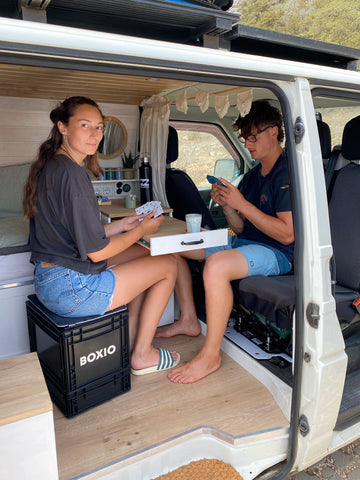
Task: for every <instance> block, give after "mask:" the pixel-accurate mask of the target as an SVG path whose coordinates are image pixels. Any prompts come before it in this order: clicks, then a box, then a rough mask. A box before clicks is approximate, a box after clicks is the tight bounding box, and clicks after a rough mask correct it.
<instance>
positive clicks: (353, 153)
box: [341, 115, 360, 160]
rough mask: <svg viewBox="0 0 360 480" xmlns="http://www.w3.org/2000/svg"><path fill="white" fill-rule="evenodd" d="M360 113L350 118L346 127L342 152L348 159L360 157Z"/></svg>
mask: <svg viewBox="0 0 360 480" xmlns="http://www.w3.org/2000/svg"><path fill="white" fill-rule="evenodd" d="M359 134H360V115H358V116H357V117H355V118H353V119H351V120H349V121H348V122H347V124H346V125H345V127H344V132H343V136H342V145H341V153H342V154H343V156H344V157H345V158H346V159H347V160H359V159H360V141H359Z"/></svg>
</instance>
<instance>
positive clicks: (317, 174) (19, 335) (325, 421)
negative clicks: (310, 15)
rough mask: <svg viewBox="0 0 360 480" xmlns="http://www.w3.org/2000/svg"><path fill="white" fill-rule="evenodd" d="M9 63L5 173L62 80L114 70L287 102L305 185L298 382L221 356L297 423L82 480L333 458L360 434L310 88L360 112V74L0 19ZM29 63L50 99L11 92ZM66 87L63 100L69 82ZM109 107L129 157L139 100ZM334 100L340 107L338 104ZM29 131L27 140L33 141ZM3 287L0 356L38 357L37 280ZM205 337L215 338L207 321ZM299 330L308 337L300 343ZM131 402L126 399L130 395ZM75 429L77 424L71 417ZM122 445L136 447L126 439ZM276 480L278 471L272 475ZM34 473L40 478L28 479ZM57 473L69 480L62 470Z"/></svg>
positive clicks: (227, 349) (203, 430) (292, 152)
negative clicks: (344, 412)
mask: <svg viewBox="0 0 360 480" xmlns="http://www.w3.org/2000/svg"><path fill="white" fill-rule="evenodd" d="M0 56H1V58H0V64H1V65H0V85H2V86H1V90H0V111H1V112H2V115H1V117H0V123H1V129H0V145H1V144H2V145H3V147H2V148H1V153H0V162H1V164H2V165H4V166H5V165H9V164H11V165H16V164H20V163H24V162H25V161H26V162H30V161H31V160H32V159H33V156H34V154H35V152H36V148H37V146H38V145H39V143H40V142H41V141H42V140H43V139H44V138H45V137H46V135H47V132H48V131H49V127H50V123H49V120H48V113H49V111H50V109H51V108H52V105H54V103H55V101H56V100H62V97H63V95H59V97H56V96H54V94H55V93H56V91H57V89H56V79H57V77H58V76H59V78H60V77H61V75H64V73H66V72H68V73H69V76H70V77H71V76H72V75H73V76H74V78H75V75H74V72H75V73H76V72H82V73H83V75H84V78H86V74H87V73H86V72H92V73H94V72H95V73H97V74H99V75H101V78H102V79H106V75H109V78H110V76H112V75H119V76H124V77H125V76H128V75H134V76H136V77H142V76H146V77H148V78H149V77H153V78H156V77H159V78H160V79H166V78H167V79H175V80H178V81H181V82H184V87H185V85H186V84H189V85H190V84H194V83H196V84H197V85H198V86H199V87H201V86H202V85H205V84H206V85H209V84H213V85H215V86H216V89H217V90H218V91H223V90H225V87H227V86H231V87H232V88H235V87H239V86H241V87H244V88H245V87H246V88H252V89H254V92H258V93H259V95H261V94H262V92H264V91H266V92H267V93H268V95H269V97H271V100H273V101H275V102H277V104H278V105H281V109H282V113H283V115H284V121H285V130H286V142H287V150H288V155H289V159H290V162H291V166H292V168H291V171H292V178H291V181H292V185H293V186H294V188H295V190H296V195H295V197H294V198H296V202H297V203H296V206H295V208H294V212H295V213H294V217H295V220H294V222H295V232H296V235H297V236H296V242H297V244H298V245H301V248H299V252H298V260H299V261H300V262H301V268H299V269H298V271H297V273H296V275H297V282H298V284H297V285H298V290H297V294H298V296H297V303H296V324H297V325H299V324H301V328H300V330H299V329H298V328H294V331H293V334H294V342H293V345H294V350H293V359H294V361H293V366H292V369H293V373H294V383H293V387H290V386H289V385H287V384H286V383H285V382H283V381H282V380H281V379H279V378H277V376H276V375H274V374H272V373H271V372H270V371H269V370H266V369H264V368H263V367H262V366H261V365H260V364H259V363H258V362H257V361H256V360H254V358H252V357H251V356H250V355H248V354H247V353H246V352H244V351H243V350H242V349H240V348H239V347H237V346H236V345H235V344H234V343H233V342H231V341H230V340H228V339H224V342H223V352H224V353H226V354H227V355H229V356H230V357H231V359H232V360H234V361H235V362H236V363H238V364H239V365H241V366H242V367H243V368H244V369H245V370H247V371H248V372H250V373H251V375H253V376H254V377H255V378H256V379H257V380H259V381H260V382H261V383H262V384H263V385H265V387H266V388H267V389H268V391H269V392H270V393H271V395H272V397H273V398H274V400H275V402H276V403H277V405H278V406H279V408H280V410H281V411H282V413H283V414H284V416H285V417H286V419H287V422H288V423H287V424H286V425H282V426H279V428H277V429H275V430H274V431H255V432H251V433H249V434H245V435H242V436H240V437H236V438H234V437H232V436H231V435H229V434H227V432H223V431H218V430H217V429H216V428H213V427H212V426H211V425H200V426H199V427H198V428H196V429H194V430H193V431H190V432H189V431H187V432H184V434H183V435H177V436H176V437H174V438H171V439H170V438H164V439H163V441H162V442H161V443H160V444H156V445H152V446H150V447H148V448H147V449H146V450H143V451H140V452H136V453H131V454H129V455H125V456H123V457H121V458H118V459H117V460H116V461H114V460H112V461H111V462H108V463H104V464H102V465H97V466H96V467H94V466H91V467H89V468H88V469H87V470H83V471H82V472H81V473H77V474H76V478H78V479H80V478H81V479H89V480H90V479H95V478H96V479H103V480H105V479H106V480H111V479H115V478H121V479H122V480H125V479H129V480H130V479H135V478H143V479H148V478H153V477H155V476H156V475H160V474H161V473H165V472H167V471H168V470H171V469H173V468H176V467H178V466H179V465H182V464H185V463H189V462H190V461H192V460H196V459H199V458H203V457H207V458H212V457H215V458H219V459H221V460H224V461H226V462H229V463H231V464H232V465H233V466H234V467H235V468H236V469H237V470H238V472H239V473H240V474H241V475H242V477H243V478H244V480H250V479H253V478H259V479H260V478H265V476H261V473H262V472H265V471H266V470H267V469H271V468H274V472H275V471H277V472H278V476H276V477H271V476H267V477H266V478H277V479H278V478H279V479H280V478H287V476H288V475H289V473H290V472H297V471H302V470H304V469H305V468H307V467H309V466H311V465H313V464H314V463H316V462H317V461H318V460H320V459H321V458H323V457H324V456H326V455H327V454H329V453H331V452H334V451H336V450H337V449H339V448H340V447H342V446H344V445H347V444H349V443H350V442H352V441H354V440H355V439H358V438H359V437H360V416H358V415H355V416H354V418H352V420H351V421H350V422H349V423H348V425H345V426H344V427H343V428H341V429H336V430H335V425H336V423H337V419H338V414H339V408H340V405H341V401H342V396H343V389H344V383H345V378H346V369H347V355H346V353H345V350H344V347H345V345H344V340H343V336H342V332H341V328H340V325H339V321H338V317H337V314H336V309H335V300H334V297H333V295H332V290H331V287H332V286H331V275H330V268H329V263H330V259H331V257H332V241H331V234H330V225H329V215H328V202H327V193H326V187H325V182H324V173H323V172H324V170H323V159H322V154H321V149H320V143H319V136H318V131H317V124H316V117H315V110H316V107H314V103H315V104H316V99H315V100H314V98H313V95H312V91H316V89H318V90H321V91H322V92H323V93H322V95H321V96H319V98H322V99H324V98H325V92H327V93H328V97H329V98H335V99H336V98H340V100H339V104H341V98H343V99H345V100H344V102H343V103H346V102H350V101H351V102H353V103H354V104H356V102H357V103H358V105H360V73H359V72H357V71H348V70H341V69H335V68H330V67H324V66H317V65H311V64H304V63H300V62H291V61H286V60H279V59H272V58H265V57H261V56H255V55H247V54H241V53H234V52H229V51H224V50H212V49H207V48H199V47H192V46H186V45H180V44H173V43H171V44H170V43H166V42H159V41H155V40H149V39H141V38H135V37H128V36H121V35H115V34H107V33H103V32H95V31H86V30H81V29H75V28H68V27H61V26H54V25H47V24H38V23H32V22H27V21H21V20H12V19H5V18H0ZM29 67H31V70H33V72H34V73H35V74H36V70H37V69H39V72H40V70H41V69H47V71H52V72H53V74H54V77H53V82H54V85H52V87H51V88H50V89H49V93H48V94H45V93H44V91H42V89H45V87H46V83H44V84H40V85H39V86H37V85H32V86H31V87H32V88H33V89H34V90H36V89H37V93H33V94H32V98H30V97H29V96H27V95H28V94H24V93H23V92H22V91H21V90H18V91H17V93H16V95H14V94H13V92H14V90H16V88H18V89H20V85H21V84H25V83H26V77H23V78H19V77H21V76H22V75H27V71H30V70H29ZM8 69H11V71H12V72H17V75H18V79H17V80H14V85H10V84H6V83H5V80H4V79H2V75H3V74H4V73H6V72H7V71H8ZM90 76H91V75H90ZM6 78H9V77H6ZM99 78H100V77H99ZM89 82H90V86H89V85H88V84H87V80H86V79H85V80H84V85H83V89H84V92H85V93H86V94H87V95H88V94H89V96H93V97H94V99H95V100H97V98H96V88H98V89H101V84H99V85H97V86H96V85H95V84H94V82H93V81H92V80H89ZM154 83H156V82H154ZM47 84H49V82H47ZM219 86H222V87H223V88H222V89H221V88H218V87H219ZM76 88H77V87H76V84H75V83H74V89H73V90H69V91H68V96H71V95H72V94H73V92H74V91H75V90H76ZM177 88H178V89H179V88H180V87H177ZM214 88H215V87H214ZM59 91H60V92H61V93H62V86H61V85H59ZM177 91H179V90H176V88H174V89H173V91H170V92H163V93H164V94H167V96H168V98H169V100H170V102H173V103H174V102H175V100H176V97H177ZM88 92H89V93H88ZM85 93H84V94H85ZM93 93H94V94H95V95H92V94H93ZM46 95H48V96H46ZM99 103H100V105H101V107H102V108H103V109H104V111H106V114H107V115H113V116H116V117H118V118H120V119H121V121H122V122H123V123H124V124H125V125H126V127H127V130H128V134H129V145H130V147H131V150H133V149H134V148H136V145H137V141H138V135H139V133H138V124H139V111H138V105H132V104H128V105H127V104H126V103H125V102H124V103H122V104H121V103H116V102H114V103H111V101H107V102H105V101H103V100H102V99H101V95H100V100H99ZM329 103H330V104H331V105H332V106H335V103H336V102H335V100H334V101H333V102H329ZM324 104H325V100H324ZM172 108H173V107H172ZM172 112H173V113H172V114H170V120H171V121H179V119H180V120H181V119H184V118H186V119H187V120H192V119H195V117H196V115H197V116H199V113H197V114H196V115H195V114H194V117H193V118H189V116H190V117H191V112H192V108H190V110H189V112H188V114H187V115H188V116H186V115H185V114H181V113H179V112H176V110H175V109H173V110H172ZM211 115H213V118H214V119H216V122H218V123H219V118H218V117H217V116H216V115H215V112H214V109H212V110H211V111H209V112H207V113H206V118H208V117H211ZM204 118H205V117H204ZM299 118H300V119H301V124H302V125H303V134H302V136H301V138H300V137H299V138H298V137H296V135H297V134H298V132H297V128H298V127H296V122H297V119H299ZM233 119H234V113H232V115H229V118H228V120H227V123H228V127H227V128H228V131H227V134H228V135H229V136H231V135H232V142H233V143H234V145H237V148H239V149H240V147H239V142H238V143H236V137H235V135H234V134H233V133H231V128H229V127H231V123H232V120H233ZM225 123H226V118H225V119H224V125H225ZM224 129H225V126H224ZM22 132H27V135H28V139H27V140H26V141H25V142H23V140H22ZM295 137H296V138H295ZM24 144H26V145H24ZM14 152H15V153H14ZM16 152H19V153H18V155H20V156H21V159H19V158H18V157H16V155H17V153H16ZM242 155H243V158H244V170H246V169H247V168H249V167H250V166H251V165H250V164H249V163H247V162H248V157H246V154H244V152H242ZM209 173H211V172H209ZM0 265H1V264H0ZM15 277H16V275H15ZM25 277H26V275H25ZM2 286H3V288H2V289H1V291H0V310H1V311H2V312H3V315H2V319H1V321H0V322H1V326H0V332H1V341H0V342H1V343H0V346H1V350H0V357H1V358H6V357H10V356H12V355H20V354H23V353H26V352H28V351H29V350H28V349H29V346H28V339H27V331H26V315H25V308H24V307H23V305H24V302H25V300H26V298H27V295H29V293H32V284H31V274H30V279H29V278H27V277H26V278H25V280H24V277H22V278H19V279H16V278H15V279H14V278H11V280H9V281H6V279H5V280H4V281H3V285H2ZM310 304H315V305H317V306H318V309H319V310H318V311H319V323H318V326H317V328H314V327H313V326H312V325H311V324H310V322H309V321H308V319H307V316H306V309H307V306H308V305H310ZM203 331H204V333H205V332H206V326H205V325H203ZM298 332H300V333H301V335H300V337H299V338H297V333H298ZM5 339H6V341H5ZM300 340H301V343H299V342H300ZM305 357H306V360H305ZM239 388H241V386H239ZM294 392H295V393H294ZM219 395H221V392H219ZM180 396H181V395H180ZM123 399H124V401H125V399H126V395H124V397H123ZM204 400H205V401H206V399H204ZM144 401H145V400H144ZM233 407H234V417H236V416H237V414H238V413H239V412H238V411H237V408H236V405H234V406H233ZM199 408H200V407H199ZM240 413H241V412H240ZM214 415H216V412H214ZM304 419H305V421H304ZM68 422H69V424H68V425H70V422H71V420H68ZM69 428H70V426H69ZM55 430H56V429H55ZM119 441H121V442H122V443H126V442H127V439H126V438H123V439H121V440H119ZM85 456H86V454H85ZM14 461H15V460H14ZM284 465H285V467H284ZM264 475H265V474H264ZM267 475H270V474H269V472H268V473H267ZM274 475H275V473H274ZM28 478H33V477H31V474H29V477H28ZM59 478H70V477H69V476H67V474H62V475H60V477H59ZM71 478H75V476H74V477H71Z"/></svg>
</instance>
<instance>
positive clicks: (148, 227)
mask: <svg viewBox="0 0 360 480" xmlns="http://www.w3.org/2000/svg"><path fill="white" fill-rule="evenodd" d="M155 213H156V210H153V211H152V212H150V213H148V214H147V215H145V216H144V215H139V217H140V218H141V217H143V220H142V222H141V223H140V225H139V227H140V228H142V229H143V236H144V235H151V234H152V233H155V232H156V231H157V230H158V229H159V227H160V225H161V224H162V222H163V221H164V216H163V215H159V216H158V217H156V218H154V215H155Z"/></svg>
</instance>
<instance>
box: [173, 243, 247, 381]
mask: <svg viewBox="0 0 360 480" xmlns="http://www.w3.org/2000/svg"><path fill="white" fill-rule="evenodd" d="M248 272H249V267H248V264H247V261H246V259H245V257H244V256H243V255H242V254H241V253H240V252H238V251H237V250H227V251H223V252H217V253H214V254H212V255H210V257H209V258H208V259H207V261H206V264H205V269H204V284H205V295H206V312H207V334H206V339H205V343H204V345H203V347H202V348H201V350H200V352H199V353H198V354H197V355H196V357H194V358H193V359H192V360H190V362H188V363H186V364H185V365H182V366H180V367H177V368H175V369H174V370H172V371H171V372H170V373H169V375H168V378H169V379H170V380H171V381H172V382H175V383H193V382H196V381H198V380H200V379H201V378H204V377H206V376H207V375H210V374H211V373H213V372H215V371H216V370H218V369H219V368H220V365H221V356H220V348H221V343H222V340H223V336H224V333H225V329H226V326H227V323H228V320H229V317H230V314H231V310H232V306H233V292H232V288H231V284H230V281H231V280H235V279H237V278H244V277H246V276H247V274H248Z"/></svg>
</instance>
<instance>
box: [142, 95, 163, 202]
mask: <svg viewBox="0 0 360 480" xmlns="http://www.w3.org/2000/svg"><path fill="white" fill-rule="evenodd" d="M140 105H141V107H143V112H142V115H141V121H140V157H141V156H142V155H143V154H144V153H147V154H149V155H150V164H151V166H152V178H153V195H154V200H159V201H160V202H161V203H162V205H164V206H166V207H168V206H169V204H168V201H167V198H166V191H165V172H166V151H167V142H168V134H169V115H170V108H169V102H168V99H167V98H166V97H164V96H159V95H153V96H152V97H150V98H147V99H145V100H143V101H142V102H141V104H140Z"/></svg>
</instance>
